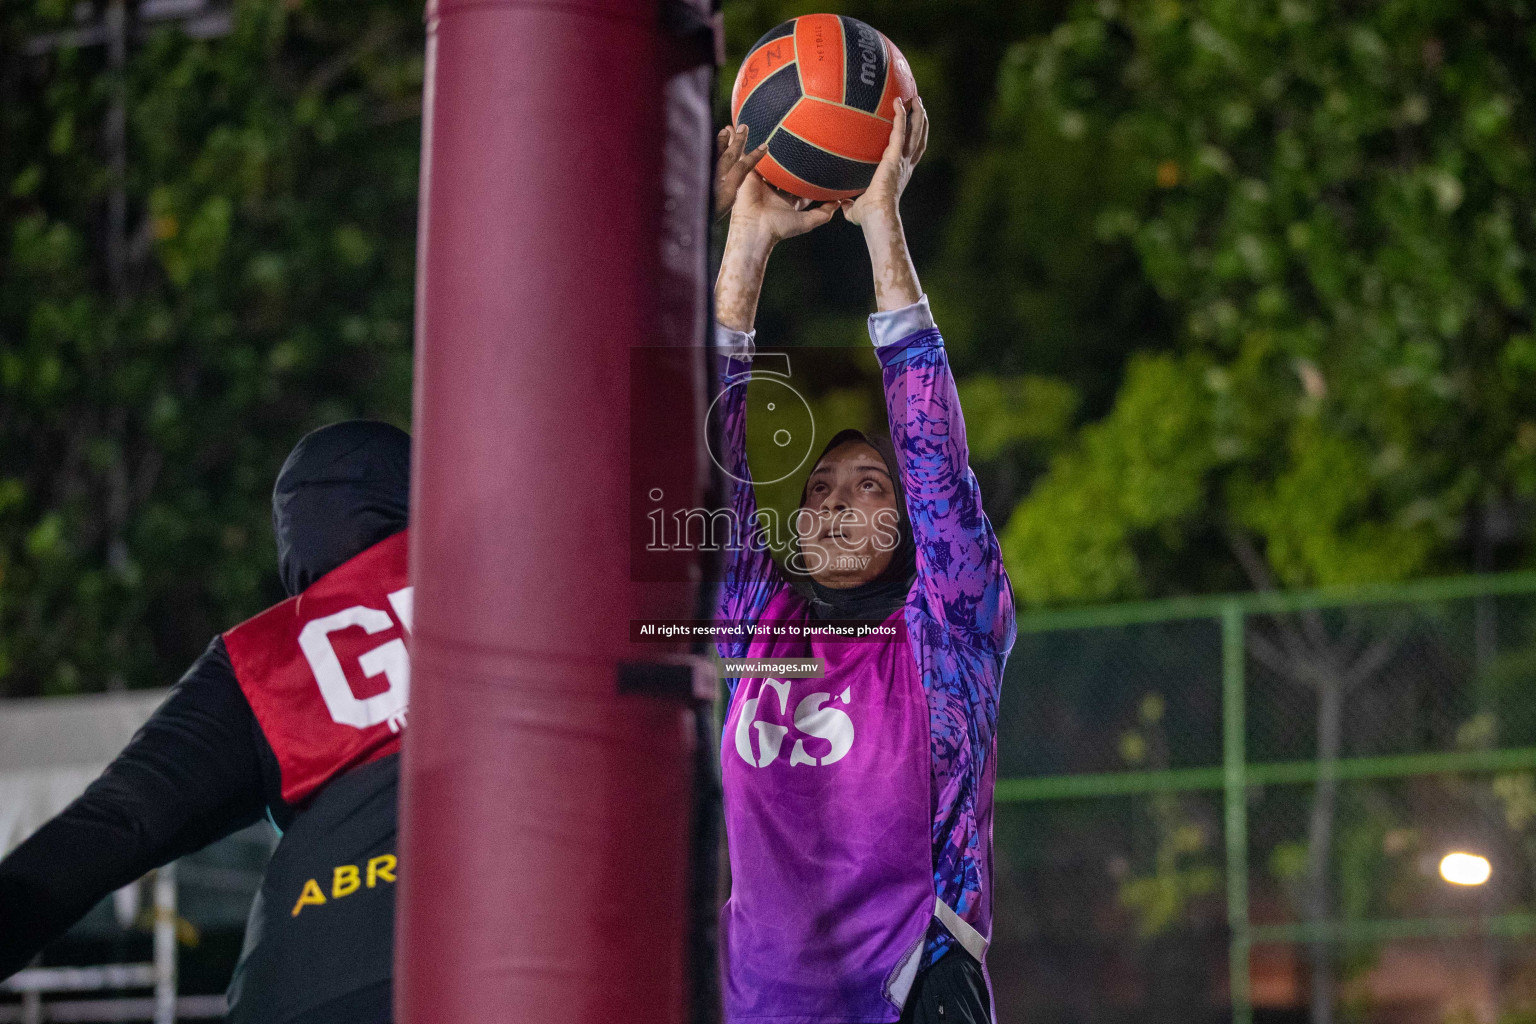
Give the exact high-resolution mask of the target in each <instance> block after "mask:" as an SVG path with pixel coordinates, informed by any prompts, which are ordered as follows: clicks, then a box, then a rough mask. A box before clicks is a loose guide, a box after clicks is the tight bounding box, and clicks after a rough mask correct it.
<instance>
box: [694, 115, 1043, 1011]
mask: <svg viewBox="0 0 1536 1024" xmlns="http://www.w3.org/2000/svg"><path fill="white" fill-rule="evenodd" d="M927 131H928V128H927V118H926V115H925V114H924V111H923V108H922V103H921V101H920V100H917V101H914V102H913V104H912V105H911V109H910V111H909V110H907V109H905V108H904V107H903V105H902V104H901V103H900V102H899V101H898V104H897V109H896V117H895V125H894V128H893V131H892V134H891V139H890V142H889V144H888V146H887V148H886V150H885V153H884V156H883V157H882V159H881V161H880V164H879V168H878V169H877V170H876V172H875V177H874V181H873V183H872V184H871V186H870V188H869V190H868V191H867V192H865V193H864V194H863V195H862V196H861V197H860V198H859V199H857V200H854V201H845V202H844V203H843V204H842V205H841V209H842V211H843V214H844V216H845V217H846V218H847V219H848V220H849V221H851V222H853V223H856V224H859V225H860V226H861V227H862V228H863V231H864V237H865V240H866V242H867V243H868V248H869V254H870V259H871V262H872V264H873V269H874V278H875V295H876V299H877V302H878V308H879V312H877V313H876V314H874V315H873V316H871V317H870V318H869V330H870V336H871V339H872V340H873V342H874V344H875V353H876V356H877V358H878V359H879V361H880V365H881V369H882V373H883V378H884V385H885V397H886V406H887V412H888V415H889V421H890V427H891V433H892V437H893V439H894V446H893V447H892V446H890V445H885V444H882V443H881V439H878V438H874V439H872V438H868V437H866V436H864V435H862V434H859V433H858V432H857V431H844V432H842V433H839V434H837V435H835V436H834V437H833V438H832V440H831V443H830V444H829V445H828V448H827V450H826V451H825V452H824V453H823V454H822V457H821V458H820V459H819V460H818V462H817V463H816V466H815V468H814V469H813V470H812V472H811V474H810V476H809V478H808V479H807V482H806V487H805V490H804V491H803V497H802V512H801V514H800V515H799V516H797V524H796V533H797V540H798V549H799V552H800V554H801V555H802V556H803V557H804V558H805V562H806V564H805V568H806V570H807V572H808V574H809V579H805V580H794V581H792V580H790V579H789V578H787V577H786V576H785V575H784V574H783V573H782V572H781V571H780V570H779V569H778V567H777V566H776V565H775V564H774V562H773V561H772V560H771V558H770V557H769V555H768V554H767V551H766V548H765V547H763V546H762V545H760V544H759V545H752V544H748V545H743V546H739V547H738V548H737V550H735V551H734V552H732V554H731V556H730V560H729V562H728V564H727V567H726V578H725V581H724V585H723V587H722V588H721V596H720V604H719V609H718V615H719V618H720V619H721V620H723V621H729V622H747V623H757V622H764V621H773V622H790V623H793V622H800V623H806V622H808V621H810V620H814V619H835V618H859V619H865V620H870V619H874V620H881V621H884V622H886V623H903V624H904V625H905V627H906V631H905V636H904V637H903V638H901V639H900V640H898V641H893V642H886V643H880V644H870V643H858V644H847V643H827V642H822V641H815V640H813V641H809V642H808V641H806V640H804V639H798V638H793V637H776V638H771V639H754V640H752V641H750V642H740V643H733V644H722V645H721V647H720V653H721V655H722V656H724V657H728V658H739V657H753V658H758V657H780V658H805V657H817V658H821V659H823V660H824V662H825V676H824V677H823V678H817V679H783V680H779V679H771V678H767V679H763V678H757V679H752V678H748V679H741V680H731V681H729V682H730V690H731V699H730V706H729V710H728V713H727V717H726V721H725V728H724V735H723V737H722V745H721V747H722V749H721V758H722V766H723V780H724V789H725V818H726V830H727V836H728V840H729V849H730V859H731V897H730V900H729V902H728V903H727V904H726V906H725V908H724V909H723V911H722V915H721V951H722V954H721V956H722V961H723V968H724V974H725V984H724V987H725V1005H726V1017H727V1020H728V1021H730V1022H732V1024H743V1022H748V1021H754V1022H763V1024H769V1022H775V1024H785V1022H791V1021H792V1022H794V1024H816V1022H826V1024H832V1022H838V1024H849V1022H861V1024H862V1022H890V1021H896V1020H898V1019H899V1020H901V1021H913V1022H925V1024H940V1022H942V1024H966V1022H981V1021H986V1020H989V1019H990V1017H991V1012H992V1011H991V996H990V986H989V984H988V982H987V980H986V976H985V971H984V968H983V967H982V963H983V961H984V957H985V954H986V947H987V941H988V936H989V935H990V932H991V901H992V892H991V883H992V865H991V837H992V789H993V780H994V777H995V772H996V765H995V741H994V736H993V731H994V727H995V724H996V720H997V702H998V692H999V685H1000V682H1001V679H1002V674H1003V665H1004V662H1005V660H1006V658H1007V655H1008V652H1009V650H1010V649H1011V647H1012V645H1013V640H1014V635H1015V629H1016V627H1015V623H1014V612H1013V598H1012V591H1011V589H1010V587H1009V584H1008V578H1007V575H1006V573H1005V572H1004V569H1003V562H1002V557H1001V553H1000V551H999V547H998V542H997V538H996V536H995V535H994V533H993V530H992V526H991V524H990V523H989V522H988V521H987V517H986V515H985V514H984V513H983V512H982V509H981V497H980V494H979V492H978V489H977V484H976V478H975V476H974V475H973V474H972V472H971V470H970V467H969V465H968V460H969V454H968V450H967V448H966V443H965V424H964V421H963V420H962V418H961V415H960V406H959V403H958V400H957V398H956V392H955V385H954V380H953V378H952V377H951V375H950V370H949V364H948V361H947V359H946V357H945V353H944V345H943V341H942V339H941V338H940V336H939V332H938V331H937V329H936V328H935V326H934V322H933V318H932V316H931V314H930V313H929V309H928V303H927V298H926V296H924V295H923V294H922V293H921V291H920V290H919V288H918V283H917V274H916V271H915V270H914V268H913V266H912V261H911V259H910V257H909V255H908V253H907V247H906V240H905V237H904V234H903V230H902V225H901V217H900V213H899V210H898V205H899V200H900V197H901V193H902V191H903V189H904V188H905V186H906V184H907V181H908V179H909V177H910V175H911V172H912V168H913V166H914V165H915V164H916V163H917V161H918V159H919V158H920V157H921V155H922V152H923V149H924V146H925V144H926V140H927ZM834 209H835V208H833V207H823V208H821V209H818V210H807V209H804V208H803V204H792V203H791V202H789V201H786V200H785V198H784V197H783V196H781V195H780V194H778V193H776V192H775V191H773V190H772V189H770V188H769V187H768V186H767V185H766V184H765V183H764V182H763V181H762V179H761V178H759V177H758V175H757V174H756V173H752V174H749V175H747V176H746V180H745V181H744V182H743V183H742V185H741V188H740V190H739V192H738V193H737V196H736V199H735V204H734V207H733V209H732V213H731V226H730V235H729V238H728V240H727V243H726V249H725V255H724V259H723V263H722V265H721V269H720V276H719V278H718V280H717V282H716V286H715V301H716V316H717V319H718V341H719V344H720V347H721V348H722V349H723V350H725V352H726V353H727V359H726V361H725V362H726V366H725V382H726V384H730V383H732V382H736V381H739V380H740V379H741V375H742V374H744V373H745V372H746V371H748V370H749V369H750V367H751V359H752V354H753V330H752V321H753V317H754V315H755V311H756V307H757V299H758V293H759V290H760V288H761V284H762V279H763V271H764V268H765V266H766V264H767V260H768V256H769V254H770V252H771V251H772V248H773V246H774V245H775V244H776V243H777V242H778V241H780V240H782V239H784V238H787V237H790V236H792V235H796V234H800V233H803V232H805V231H809V230H811V229H812V228H814V227H816V226H817V225H819V224H822V223H825V222H826V221H827V220H828V219H829V218H830V217H831V215H832V213H833V211H834ZM745 392H746V389H745V388H739V387H738V388H730V389H728V390H727V391H726V392H725V394H724V395H723V397H722V399H721V401H722V403H726V408H725V412H724V425H723V432H724V434H725V439H724V443H725V445H726V446H727V450H728V452H729V456H728V458H729V459H730V461H731V463H732V464H731V465H728V466H727V467H726V468H727V469H728V470H729V471H730V473H731V474H732V476H733V477H735V478H737V479H736V481H735V482H734V483H733V494H732V508H733V510H734V513H735V516H736V521H737V522H739V523H743V524H745V523H751V522H753V521H754V520H753V516H754V513H755V511H756V509H755V504H754V498H753V492H752V486H751V484H750V483H743V482H741V481H743V480H748V479H750V476H749V474H748V471H747V466H746V457H745V452H744V444H745V436H746V423H745V417H746V409H745ZM882 516H883V517H885V522H884V523H882V522H881V521H880V520H881V517H882ZM893 520H894V525H895V527H896V528H895V529H892V525H893Z"/></svg>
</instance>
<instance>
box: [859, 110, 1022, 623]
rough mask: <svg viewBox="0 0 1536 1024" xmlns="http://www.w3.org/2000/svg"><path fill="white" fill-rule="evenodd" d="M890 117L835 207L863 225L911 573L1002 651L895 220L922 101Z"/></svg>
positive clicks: (1009, 602)
mask: <svg viewBox="0 0 1536 1024" xmlns="http://www.w3.org/2000/svg"><path fill="white" fill-rule="evenodd" d="M895 122H896V123H895V125H894V126H893V128H892V131H891V140H890V143H889V145H888V146H887V148H886V151H885V154H884V155H883V157H882V158H881V161H880V165H879V167H878V168H877V170H876V171H875V177H874V180H873V181H872V182H871V184H870V187H869V189H868V191H866V192H865V193H864V194H863V195H862V196H860V197H859V198H858V199H857V200H852V201H845V202H843V203H842V208H843V215H844V216H845V217H846V218H847V219H848V220H849V221H851V222H852V223H855V224H858V225H859V226H860V227H861V228H863V230H864V238H865V242H866V243H867V245H868V247H869V254H870V261H871V264H872V267H873V270H874V277H875V300H876V305H877V307H878V310H879V312H877V313H875V314H874V315H873V316H871V317H870V324H869V326H870V338H871V340H872V341H873V342H874V343H875V352H876V354H877V356H878V357H879V359H880V365H881V371H882V376H883V378H884V383H885V399H886V410H887V414H888V415H889V417H890V424H891V440H892V442H893V443H894V445H895V447H896V452H897V455H898V457H899V458H900V460H901V473H902V484H903V487H904V488H905V490H906V500H907V508H908V512H909V514H910V516H911V520H912V532H913V536H914V539H915V540H916V543H917V564H918V580H919V584H920V585H921V586H922V587H923V590H924V595H925V597H926V599H927V602H928V605H929V607H930V608H931V609H932V611H933V614H934V615H935V616H936V617H938V618H939V619H940V620H941V621H943V622H945V623H946V624H947V625H948V626H949V627H950V628H951V629H953V630H955V631H957V632H958V633H959V634H960V635H961V636H962V637H963V638H965V639H966V640H967V642H969V643H973V644H979V645H983V646H985V647H987V648H989V649H991V650H994V651H999V652H1004V653H1006V652H1007V650H1008V649H1009V648H1011V647H1012V645H1013V639H1014V634H1015V632H1016V624H1015V622H1014V609H1013V593H1012V590H1011V588H1010V586H1009V583H1008V577H1007V573H1006V572H1005V571H1004V568H1003V559H1002V550H1001V547H1000V546H999V544H998V540H997V534H996V532H995V531H994V530H993V529H992V524H991V522H990V521H988V519H987V516H986V513H985V512H983V511H982V507H981V491H980V488H979V486H978V485H977V482H976V475H975V474H974V473H973V472H971V468H970V451H969V449H968V447H967V445H966V440H965V419H964V417H963V416H962V415H961V412H960V400H959V397H958V395H957V393H956V390H955V381H954V376H953V374H952V373H951V372H950V367H949V360H948V358H947V356H946V355H945V352H944V339H943V337H942V336H941V335H940V334H939V331H938V328H937V326H936V325H935V324H934V321H933V315H932V313H931V312H930V311H929V308H928V300H927V297H926V296H925V295H924V294H923V292H922V289H921V288H920V287H919V285H918V280H917V271H916V269H915V268H914V267H913V265H912V257H911V255H910V253H909V252H908V249H907V240H906V234H905V231H904V230H903V227H902V222H901V213H900V199H901V194H902V191H903V190H904V189H905V188H906V185H907V182H908V180H910V178H911V175H912V169H913V168H914V167H915V166H916V164H917V162H918V160H919V159H921V157H922V155H923V151H924V149H925V148H926V147H927V143H928V118H927V114H926V112H925V111H924V109H923V103H922V100H921V99H914V100H913V101H912V102H911V103H910V104H903V103H902V102H901V101H897V104H896V118H895Z"/></svg>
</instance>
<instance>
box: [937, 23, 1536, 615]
mask: <svg viewBox="0 0 1536 1024" xmlns="http://www.w3.org/2000/svg"><path fill="white" fill-rule="evenodd" d="M1531 28H1532V15H1531V12H1530V11H1529V10H1528V9H1527V7H1526V5H1525V4H1523V3H1517V2H1502V3H1500V2H1491V3H1480V4H1475V5H1471V6H1468V5H1465V4H1452V3H1443V2H1430V3H1424V2H1417V0H1413V2H1410V0H1394V2H1387V3H1381V4H1371V5H1365V6H1341V5H1337V4H1332V3H1325V2H1321V0H1269V2H1260V3H1232V2H1224V0H1206V2H1178V0H1162V2H1155V3H1118V2H1113V0H1110V2H1100V3H1091V4H1090V3H1081V4H1078V5H1076V6H1075V7H1074V8H1073V9H1072V11H1071V13H1070V14H1069V15H1068V17H1067V18H1066V19H1065V20H1064V21H1063V23H1062V24H1060V25H1059V26H1058V27H1056V28H1055V29H1054V30H1053V31H1052V32H1051V33H1050V34H1049V35H1047V36H1045V37H1043V38H1038V39H1033V40H1029V41H1027V42H1024V43H1021V44H1019V45H1017V46H1016V47H1014V49H1013V50H1012V51H1011V53H1010V57H1009V59H1008V61H1007V62H1006V64H1005V67H1004V70H1003V73H1002V77H1001V89H1002V93H1003V95H1002V101H1001V104H1000V111H1001V112H1000V114H999V126H998V128H997V131H998V133H999V135H1000V136H1002V137H1005V138H1008V137H1012V136H1014V135H1017V133H1018V130H1019V129H1018V127H1017V126H1019V125H1023V126H1026V127H1027V128H1028V129H1029V130H1031V131H1033V132H1034V133H1035V134H1036V138H1035V140H1034V143H1033V146H1034V149H1033V150H1032V152H1036V153H1043V152H1045V151H1046V150H1047V149H1049V148H1050V147H1051V146H1055V147H1059V148H1060V150H1061V151H1062V152H1063V153H1064V154H1065V155H1064V156H1063V157H1062V158H1061V159H1062V161H1063V163H1064V164H1068V165H1070V164H1072V163H1074V162H1078V161H1081V160H1082V157H1081V155H1080V154H1081V152H1082V151H1083V150H1084V149H1085V148H1091V149H1092V151H1093V153H1094V154H1095V158H1096V159H1097V160H1098V161H1100V164H1099V165H1098V166H1099V171H1098V174H1097V176H1096V177H1097V183H1096V185H1095V186H1093V187H1092V188H1090V186H1086V185H1084V186H1081V189H1082V195H1084V196H1088V195H1090V194H1091V193H1092V191H1093V189H1094V188H1097V189H1098V190H1099V197H1098V198H1093V199H1091V200H1090V202H1089V205H1088V208H1086V209H1083V210H1081V211H1079V214H1078V218H1079V223H1078V225H1077V226H1076V227H1075V228H1073V229H1070V230H1067V231H1066V232H1065V233H1067V234H1075V235H1076V236H1078V237H1087V234H1088V232H1087V231H1086V230H1085V224H1084V222H1090V221H1091V224H1092V228H1093V230H1094V231H1095V232H1096V233H1097V237H1098V238H1099V239H1100V240H1101V241H1103V242H1105V243H1110V242H1115V241H1119V242H1121V243H1123V244H1125V245H1127V246H1129V247H1130V248H1131V249H1132V250H1133V251H1134V253H1135V259H1136V263H1137V267H1138V273H1139V276H1140V277H1141V278H1142V279H1143V280H1145V281H1146V282H1147V283H1148V284H1150V285H1151V286H1152V287H1153V288H1154V289H1155V290H1156V292H1157V294H1158V296H1159V297H1160V299H1161V301H1162V303H1163V309H1164V311H1165V315H1166V318H1167V322H1166V326H1165V327H1164V328H1163V329H1162V330H1161V331H1160V332H1158V333H1157V334H1156V335H1155V336H1154V337H1152V338H1148V339H1145V340H1146V341H1150V342H1152V343H1153V344H1163V345H1167V346H1170V347H1172V348H1173V349H1174V350H1175V352H1176V354H1173V355H1170V356H1168V357H1159V358H1156V359H1151V360H1149V359H1147V358H1145V357H1141V358H1138V359H1134V360H1133V361H1132V363H1131V364H1130V369H1129V372H1128V373H1127V375H1126V377H1125V379H1124V382H1123V384H1122V385H1121V386H1120V390H1119V393H1118V395H1117V396H1116V398H1115V402H1114V408H1113V410H1112V411H1111V412H1110V413H1109V414H1108V415H1107V416H1106V417H1104V419H1102V420H1101V421H1100V422H1097V423H1093V424H1091V425H1088V426H1085V427H1084V428H1083V429H1082V431H1081V432H1080V434H1079V435H1078V438H1077V443H1076V444H1075V445H1073V446H1072V447H1071V449H1070V450H1068V451H1066V452H1063V453H1062V454H1061V455H1060V456H1059V457H1058V458H1057V459H1056V460H1055V461H1054V463H1053V464H1052V466H1051V468H1050V471H1049V473H1048V474H1047V475H1046V476H1045V477H1044V479H1043V480H1042V481H1041V482H1040V483H1039V485H1038V486H1037V487H1036V489H1035V490H1034V493H1033V494H1031V495H1030V496H1029V497H1028V498H1027V499H1026V500H1024V501H1023V502H1022V503H1021V504H1020V505H1019V507H1018V508H1017V510H1016V511H1015V513H1014V516H1013V520H1012V522H1011V523H1010V525H1009V530H1008V541H1007V552H1008V555H1009V559H1010V568H1011V570H1012V573H1013V576H1014V581H1015V586H1016V589H1017V590H1018V592H1019V593H1020V595H1021V597H1023V598H1024V599H1025V600H1026V601H1028V602H1031V603H1056V602H1073V601H1090V600H1105V599H1111V598H1117V597H1124V596H1131V595H1136V594H1144V593H1152V592H1158V591H1162V592H1167V591H1172V590H1179V589H1189V588H1197V587H1200V586H1201V585H1203V584H1204V583H1205V582H1206V581H1211V580H1216V581H1218V582H1221V583H1225V584H1227V585H1232V584H1234V583H1236V584H1244V583H1246V584H1248V585H1253V584H1258V583H1263V582H1265V581H1266V578H1267V577H1271V576H1272V577H1273V578H1274V579H1275V580H1277V581H1278V582H1280V583H1282V584H1286V585H1292V586H1301V585H1314V584H1331V583H1345V582H1351V583H1353V582H1365V581H1375V580H1395V579H1402V578H1405V577H1408V576H1411V575H1414V574H1419V573H1423V572H1427V571H1445V570H1448V569H1451V568H1455V567H1457V566H1458V565H1459V564H1460V560H1461V559H1463V558H1464V557H1465V556H1464V554H1463V553H1462V551H1461V548H1460V547H1459V540H1460V533H1461V529H1462V521H1463V517H1464V516H1465V514H1466V513H1467V511H1468V509H1469V508H1471V507H1473V506H1474V505H1476V504H1478V503H1485V502H1497V501H1502V500H1508V499H1511V498H1521V497H1529V496H1530V495H1531V494H1532V493H1536V491H1533V484H1536V443H1533V442H1536V421H1533V419H1532V414H1531V411H1530V410H1531V404H1530V398H1529V396H1530V394H1531V390H1530V388H1531V385H1532V383H1533V379H1532V375H1531V368H1532V365H1533V364H1532V361H1531V353H1532V351H1533V350H1532V344H1531V342H1530V340H1529V339H1530V317H1529V311H1528V302H1527V297H1528V296H1529V295H1530V294H1531V292H1532V284H1533V280H1532V260H1531V255H1532V250H1533V247H1536V219H1533V217H1532V210H1533V209H1536V204H1533V202H1532V200H1533V198H1536V176H1533V174H1532V167H1531V152H1532V143H1533V142H1536V138H1533V134H1536V128H1533V122H1532V120H1531V118H1530V117H1529V110H1530V96H1529V84H1528V83H1529V82H1530V81H1531V80H1532V78H1531V72H1532V70H1533V69H1532V60H1531V56H1530V53H1529V50H1528V48H1527V47H1526V46H1525V44H1524V42H1523V40H1525V39H1526V38H1527V37H1528V34H1529V32H1530V30H1531ZM1010 133H1012V134H1010ZM1042 136H1044V138H1042ZM999 173H1000V172H999V171H997V170H996V169H995V168H987V167H978V168H976V169H975V170H974V171H973V174H974V175H976V176H977V179H978V182H985V181H994V180H998V181H1006V182H1007V183H1008V184H1007V186H1005V187H1006V188H1008V189H1010V190H1011V192H1013V193H1018V192H1027V191H1029V190H1030V189H1032V188H1034V187H1035V183H1036V181H1037V180H1039V179H1041V178H1042V177H1044V178H1045V180H1046V181H1047V185H1046V187H1047V188H1050V187H1051V185H1050V184H1049V182H1050V181H1051V180H1052V178H1051V175H1052V174H1053V173H1055V171H1054V170H1046V171H1042V170H1040V169H1039V168H1038V167H1037V166H1036V165H1035V164H1033V163H1031V164H1025V163H1022V162H1014V163H1013V164H1012V165H1011V166H1010V167H1009V168H1008V170H1007V171H1006V172H1002V173H1003V178H1002V179H998V178H996V176H997V175H998V174H999ZM998 187H1000V186H993V188H998ZM977 191H978V193H980V192H983V191H986V188H985V187H984V186H981V185H978V189H977ZM1012 202H1013V203H1014V207H1015V208H1014V210H1013V211H1012V212H1008V209H1007V207H1006V206H997V207H996V209H997V211H998V216H994V217H991V218H987V219H986V221H985V224H984V226H983V225H982V224H980V223H978V225H975V226H972V227H971V229H970V231H969V233H968V234H967V235H966V236H965V237H964V238H963V239H962V240H961V241H960V242H957V244H962V245H971V246H976V245H981V244H983V243H985V242H987V241H988V240H989V239H991V238H993V237H995V236H1003V235H1007V234H1009V233H1010V232H1011V233H1016V234H1018V233H1027V232H1029V231H1030V230H1033V226H1034V225H1035V224H1036V223H1037V222H1038V221H1039V220H1040V219H1041V217H1042V216H1043V215H1042V214H1040V213H1038V212H1031V211H1029V210H1028V209H1020V208H1019V207H1020V203H1021V201H1018V200H1013V201H1012ZM1062 216H1066V215H1062ZM1050 255H1051V254H1050V253H1044V252H1042V253H1039V254H1037V258H1038V259H1047V260H1048V259H1049V258H1050ZM1069 258H1071V259H1077V258H1079V257H1076V256H1070V255H1069ZM1131 340H1132V341H1133V342H1134V340H1135V339H1131ZM1213 541H1214V543H1211V542H1213ZM1245 544H1247V545H1251V546H1252V547H1253V548H1254V549H1255V550H1257V551H1258V552H1260V554H1261V556H1262V557H1263V559H1264V561H1266V562H1267V569H1266V570H1265V571H1264V572H1262V573H1259V574H1258V575H1257V576H1255V574H1254V573H1255V570H1254V569H1253V567H1251V566H1250V572H1249V574H1248V576H1247V577H1246V579H1234V578H1232V577H1231V570H1230V568H1227V569H1223V566H1230V565H1231V564H1232V551H1233V550H1235V549H1236V548H1238V547H1239V546H1240V545H1245ZM1224 574H1225V575H1224Z"/></svg>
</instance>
